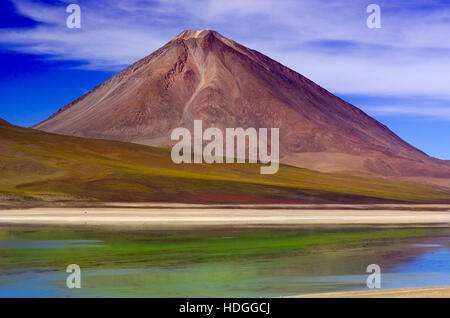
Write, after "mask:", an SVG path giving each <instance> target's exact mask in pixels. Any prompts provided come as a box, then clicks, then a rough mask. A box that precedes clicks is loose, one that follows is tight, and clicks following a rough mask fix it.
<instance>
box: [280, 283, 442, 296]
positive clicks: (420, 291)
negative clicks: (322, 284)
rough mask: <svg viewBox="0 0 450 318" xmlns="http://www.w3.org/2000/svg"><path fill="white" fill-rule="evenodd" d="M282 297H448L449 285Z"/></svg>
mask: <svg viewBox="0 0 450 318" xmlns="http://www.w3.org/2000/svg"><path fill="white" fill-rule="evenodd" d="M282 298H450V286H438V287H411V288H392V289H378V290H364V291H348V292H333V293H319V294H305V295H296V296H284V297H282Z"/></svg>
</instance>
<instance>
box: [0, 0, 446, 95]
mask: <svg viewBox="0 0 450 318" xmlns="http://www.w3.org/2000/svg"><path fill="white" fill-rule="evenodd" d="M13 2H14V4H15V8H16V10H17V12H18V13H19V14H21V15H24V16H26V17H29V18H31V19H33V20H35V21H38V22H41V24H40V25H39V26H37V27H34V28H30V29H20V30H19V29H16V30H14V29H3V30H0V43H1V44H2V45H3V46H7V47H8V48H9V49H11V50H16V51H20V52H25V53H30V54H37V55H41V56H45V57H46V58H49V59H58V60H73V61H78V62H80V63H83V67H85V68H97V69H106V70H118V69H120V68H122V67H124V66H126V65H128V64H130V63H132V62H134V61H136V60H138V59H140V58H142V57H144V56H146V55H148V54H149V53H151V52H152V51H154V50H155V49H157V48H158V47H160V46H161V45H163V44H164V43H165V42H167V41H169V40H170V39H171V38H172V37H174V36H175V35H176V34H178V33H179V32H181V31H182V30H184V29H216V30H218V31H219V32H221V33H223V34H224V35H225V36H228V37H230V38H233V39H235V40H237V41H239V42H242V43H243V44H245V45H247V46H250V47H252V48H254V49H257V50H259V51H261V52H263V53H265V54H267V55H269V56H270V57H272V58H274V59H276V60H279V61H280V62H282V63H283V64H285V65H287V66H289V67H291V68H293V69H295V70H296V71H298V72H300V73H302V74H304V75H306V76H308V77H310V78H311V79H312V80H314V81H316V82H317V83H319V84H320V85H322V86H324V87H326V88H327V89H329V90H332V91H333V92H337V93H342V94H367V95H375V96H380V95H384V96H411V95H414V96H418V97H428V98H441V99H446V100H450V89H449V88H450V87H449V84H448V83H450V54H449V52H450V40H448V34H450V9H449V8H448V5H446V2H445V1H438V0H431V1H430V0H408V1H406V0H401V1H388V0H383V1H375V2H376V3H378V4H379V5H380V6H381V8H382V28H381V29H368V28H367V27H366V18H367V15H368V14H367V13H366V7H367V5H368V4H369V3H370V2H368V1H365V0H355V1H352V2H351V3H350V2H349V1H340V2H339V3H338V2H335V1H333V2H331V1H325V0H317V1H306V0H285V1H276V0H253V1H250V0H227V1H223V0H191V1H175V0H165V1H164V0H156V1H150V0H149V1H146V0H118V1H112V0H111V1H78V3H79V4H80V6H81V9H82V29H80V30H74V29H68V28H66V26H65V20H66V17H67V13H66V12H65V7H66V5H67V3H68V1H61V2H59V3H55V2H54V1H53V2H51V3H47V2H36V1H31V0H13Z"/></svg>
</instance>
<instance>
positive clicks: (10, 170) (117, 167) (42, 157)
mask: <svg viewBox="0 0 450 318" xmlns="http://www.w3.org/2000/svg"><path fill="white" fill-rule="evenodd" d="M0 200H45V201H56V200H82V201H86V200H88V201H167V202H299V203H310V202H322V203H325V202H330V203H331V202H333V203H334V202H335V203H337V202H341V203H351V202H355V203H357V202H358V203H360V202H383V201H409V202H450V193H448V192H445V191H443V190H439V189H435V188H431V187H428V186H423V185H416V184H408V183H402V182H393V181H388V180H382V179H369V178H361V177H351V176H344V175H333V174H327V173H320V172H316V171H311V170H306V169H299V168H294V167H289V166H282V167H280V170H279V172H278V173H277V174H275V175H260V174H259V165H254V164H252V165H249V164H245V165H244V164H215V165H208V164H185V165H175V164H173V163H172V161H171V159H170V152H169V150H166V149H159V148H154V147H147V146H141V145H136V144H131V143H122V142H113V141H104V140H96V139H85V138H77V137H68V136H60V135H54V134H49V133H45V132H41V131H37V130H33V129H27V128H21V127H17V126H12V125H7V124H1V123H0Z"/></svg>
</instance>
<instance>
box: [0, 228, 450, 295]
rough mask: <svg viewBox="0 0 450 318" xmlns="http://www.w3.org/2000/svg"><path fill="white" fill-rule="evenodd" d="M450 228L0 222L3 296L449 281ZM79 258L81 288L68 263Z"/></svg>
mask: <svg viewBox="0 0 450 318" xmlns="http://www.w3.org/2000/svg"><path fill="white" fill-rule="evenodd" d="M449 234H450V228H445V227H421V226H407V227H405V226H402V227H382V226H372V227H368V226H364V227H361V226H339V227H337V226H307V227H305V226H304V227H302V226H295V227H289V226H284V227H267V226H265V227H228V228H221V227H217V226H216V227H196V228H172V229H170V228H164V229H163V228H151V227H126V228H121V227H105V226H103V227H102V226H97V227H94V226H37V225H27V226H25V225H0V297H99V296H108V297H271V296H281V295H296V294H305V293H318V292H333V291H350V290H365V289H367V287H366V279H367V276H368V275H369V274H368V273H366V268H367V266H368V265H369V264H378V265H379V266H380V267H381V271H382V276H381V284H382V288H396V287H422V286H445V285H447V286H449V285H450V239H449V238H450V236H449ZM69 264H78V265H79V266H80V268H81V288H80V289H69V288H67V286H66V278H67V277H68V275H69V273H66V267H67V266H68V265H69Z"/></svg>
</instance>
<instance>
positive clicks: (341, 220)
mask: <svg viewBox="0 0 450 318" xmlns="http://www.w3.org/2000/svg"><path fill="white" fill-rule="evenodd" d="M0 223H17V224H95V225H101V224H104V225H126V224H128V225H142V224H152V225H301V224H428V225H429V224H444V225H449V224H450V212H449V211H448V210H447V209H444V210H440V211H430V210H426V209H423V210H414V211H409V210H389V209H379V210H376V209H371V210H341V209H330V208H328V209H327V208H326V207H323V208H321V209H289V208H283V209H279V208H276V209H275V208H267V207H265V208H264V209H263V208H258V207H254V208H248V207H247V208H245V209H241V208H208V207H204V206H203V207H202V208H200V207H198V208H195V207H194V208H192V207H189V208H188V207H186V206H184V207H170V208H169V207H164V206H158V207H157V208H151V207H139V208H138V207H108V208H106V207H95V208H33V209H11V210H0Z"/></svg>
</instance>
